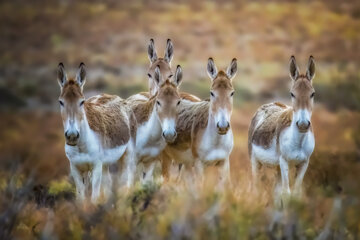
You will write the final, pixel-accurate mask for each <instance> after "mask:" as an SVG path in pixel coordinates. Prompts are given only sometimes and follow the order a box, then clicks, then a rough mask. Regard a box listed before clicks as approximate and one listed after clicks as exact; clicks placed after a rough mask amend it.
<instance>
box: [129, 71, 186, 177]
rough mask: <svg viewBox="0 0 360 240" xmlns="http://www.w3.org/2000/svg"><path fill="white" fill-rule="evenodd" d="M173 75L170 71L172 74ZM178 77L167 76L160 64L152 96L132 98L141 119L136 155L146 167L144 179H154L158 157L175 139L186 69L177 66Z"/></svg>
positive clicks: (138, 118) (134, 107)
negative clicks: (183, 73)
mask: <svg viewBox="0 0 360 240" xmlns="http://www.w3.org/2000/svg"><path fill="white" fill-rule="evenodd" d="M169 76H170V75H169ZM170 77H172V76H170ZM173 78H174V80H173V81H172V80H170V79H169V78H167V79H163V78H162V74H161V70H160V66H157V67H156V68H155V71H154V76H153V79H154V82H155V83H156V85H157V87H156V88H157V91H156V93H155V95H154V96H152V97H151V98H150V99H149V100H140V99H134V98H131V97H130V98H129V99H128V100H127V103H128V104H129V105H130V106H131V108H132V110H133V112H134V113H135V116H136V119H137V123H138V126H137V133H136V135H137V138H136V159H137V163H139V164H143V166H144V167H145V171H144V176H143V180H145V181H149V180H151V179H152V171H153V169H154V165H155V160H159V155H160V153H161V152H162V151H163V150H164V148H165V146H166V144H167V143H171V142H173V141H174V140H175V138H176V136H177V133H176V121H177V111H178V107H179V105H180V103H181V98H180V95H179V93H178V86H179V85H180V83H181V79H182V70H181V67H180V66H177V68H176V72H175V75H174V77H173Z"/></svg>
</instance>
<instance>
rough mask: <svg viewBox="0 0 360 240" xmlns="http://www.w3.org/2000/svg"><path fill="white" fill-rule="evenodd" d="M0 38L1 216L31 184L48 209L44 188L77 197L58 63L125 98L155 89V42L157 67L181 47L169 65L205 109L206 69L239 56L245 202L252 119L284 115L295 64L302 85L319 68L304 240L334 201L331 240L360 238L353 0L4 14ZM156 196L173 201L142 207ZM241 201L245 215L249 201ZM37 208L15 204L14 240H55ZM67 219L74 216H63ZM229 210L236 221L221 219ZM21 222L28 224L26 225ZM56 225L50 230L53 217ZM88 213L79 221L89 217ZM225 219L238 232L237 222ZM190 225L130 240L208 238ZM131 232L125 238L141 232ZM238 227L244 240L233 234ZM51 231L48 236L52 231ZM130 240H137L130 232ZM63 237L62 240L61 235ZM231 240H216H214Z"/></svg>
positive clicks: (357, 18) (79, 4)
mask: <svg viewBox="0 0 360 240" xmlns="http://www.w3.org/2000/svg"><path fill="white" fill-rule="evenodd" d="M0 35H1V37H0V52H1V55H0V190H1V191H2V192H3V194H1V195H0V199H1V201H0V202H1V203H2V205H1V206H0V210H2V211H3V212H4V214H3V215H2V217H4V216H7V214H9V213H8V212H6V211H5V210H6V209H9V204H10V203H11V202H15V200H14V199H16V197H14V196H18V195H17V194H19V189H23V186H24V185H26V184H27V183H28V182H31V183H29V184H31V186H37V187H39V186H40V187H41V190H40V191H41V192H43V194H44V196H47V197H48V194H49V193H48V191H49V188H51V187H52V186H54V185H55V186H57V187H58V188H62V187H64V188H71V186H70V185H69V184H70V183H71V180H69V178H68V174H69V164H68V160H67V158H66V156H65V154H64V137H63V129H62V123H61V118H60V115H59V106H58V100H57V99H58V96H59V86H58V84H57V81H56V69H57V64H58V63H59V62H63V63H64V64H65V68H66V69H67V71H68V75H74V74H75V70H76V68H77V66H78V65H79V63H80V62H84V63H85V64H86V66H87V71H88V77H87V82H86V85H85V87H84V89H85V95H86V96H87V97H89V96H92V95H95V94H98V93H103V92H105V93H109V94H116V95H119V96H121V97H123V98H126V97H128V96H130V95H132V94H135V93H137V92H140V91H146V90H147V69H148V66H149V60H148V57H147V45H148V43H149V39H150V38H154V40H155V45H156V48H157V50H158V55H159V56H162V55H163V52H164V49H165V45H166V40H167V38H170V39H172V41H173V44H174V59H173V62H172V65H173V67H174V66H176V65H177V64H180V65H181V66H182V67H183V71H184V77H183V83H182V85H181V90H182V91H187V92H189V93H192V94H195V95H197V96H199V97H201V98H207V97H208V94H209V87H210V80H209V78H208V77H207V74H206V63H207V59H208V57H213V58H214V59H215V63H216V64H217V66H218V68H226V67H227V66H228V64H229V63H230V61H231V59H232V58H234V57H236V58H237V59H238V74H237V76H236V78H235V80H234V85H235V89H236V93H235V101H234V107H235V109H234V112H233V116H232V127H233V131H234V132H235V134H234V137H235V148H234V150H233V153H232V155H231V175H232V180H233V182H234V184H235V186H236V187H237V188H238V189H247V186H248V183H249V180H250V164H249V159H248V156H247V129H248V126H249V123H250V120H251V117H252V116H253V114H254V112H255V111H256V109H257V108H258V107H259V106H260V105H262V104H264V103H268V102H271V101H275V100H276V101H283V102H284V103H287V104H290V97H289V87H288V86H289V84H290V78H289V76H288V63H289V58H290V56H291V55H295V56H296V59H297V62H298V64H299V66H300V69H301V71H302V72H305V67H306V64H307V60H308V57H309V55H313V56H314V57H315V62H316V76H315V79H314V87H315V90H316V96H315V109H314V112H313V126H314V131H315V136H316V148H315V152H314V154H313V156H312V157H311V161H310V166H309V168H308V172H307V173H306V175H305V180H304V187H305V189H306V199H307V200H306V201H305V202H302V203H301V204H303V205H301V204H300V205H301V207H302V210H303V209H306V210H307V211H311V212H313V215H311V214H309V216H307V218H306V220H304V222H310V223H311V224H310V223H309V225H311V226H313V228H311V229H310V230H309V229H306V228H304V229H303V232H301V233H303V234H304V235H306V234H307V235H306V236H307V237H309V236H310V239H311V236H315V235H316V234H320V233H321V231H322V230H321V229H322V228H323V227H324V225H325V223H326V222H327V219H329V216H330V215H331V212H332V210H331V209H332V202H333V201H334V199H337V198H341V199H343V201H345V202H346V201H347V202H346V204H343V205H344V207H343V211H341V212H342V213H343V215H341V216H342V217H341V218H339V219H342V220H341V221H340V220H339V222H340V223H339V224H338V225H337V226H338V227H337V228H335V230H333V231H332V233H337V234H340V235H339V236H346V238H348V237H349V236H350V237H352V236H359V235H358V234H359V232H360V227H359V226H360V225H359V218H360V217H359V214H358V212H356V211H355V210H354V209H359V208H358V207H359V196H360V189H359V182H360V174H359V173H360V83H359V81H360V62H359V61H360V2H359V1H341V2H339V1H335V0H330V1H274V2H269V1H245V0H236V1H226V0H218V1H202V0H198V1H185V0H177V1H171V2H170V1H157V0H149V1H140V0H134V1H76V2H72V1H67V0H64V1H42V0H34V1H2V2H1V3H0ZM265 175H266V174H265ZM269 179H271V176H270V178H265V179H263V182H265V184H266V185H271V184H272V183H271V182H272V181H270V180H269ZM30 180H31V181H30ZM69 182H70V183H69ZM9 185H11V186H10V187H9ZM151 189H152V188H151ZM50 190H51V189H50ZM59 191H61V189H60V190H59ZM139 191H140V190H139ZM149 191H150V193H151V194H155V196H156V197H154V198H155V199H156V200H157V201H159V202H160V203H159V205H161V200H159V198H160V199H162V198H161V197H164V196H163V195H166V192H163V191H165V190H159V189H158V188H156V190H153V189H152V190H146V191H145V192H146V194H148V193H149ZM241 191H242V190H241ZM244 191H245V190H244ZM29 194H30V193H29ZM54 194H55V193H54ZM54 194H53V195H51V196H54ZM146 194H145V195H146ZM156 194H158V195H160V197H159V196H158V195H156ZM169 194H171V193H169ZM30 195H31V194H30ZM30 195H29V196H30ZM55 195H56V194H55ZM19 196H22V198H23V197H24V196H27V195H21V194H20V195H19ZM31 196H32V195H31ZM146 196H147V195H146ZM151 196H153V195H151ZM206 196H208V195H206ZM25 198H26V199H27V198H28V197H25ZM29 198H30V197H29ZM9 199H10V200H9ZM11 199H12V200H11ZM140 199H141V198H140ZM175 199H176V200H174V201H175V202H176V203H174V204H175V205H167V207H168V208H169V209H171V208H177V209H182V210H183V211H182V212H183V213H184V214H183V215H184V216H182V218H181V219H182V220H181V221H183V222H187V220H189V219H192V217H194V219H196V216H197V213H194V212H192V211H190V210H189V206H187V205H186V206H183V205H181V204H180V202H184V201H180V200H179V199H178V198H175ZM234 199H235V200H234ZM234 199H232V200H231V201H232V202H233V203H234V204H235V205H236V204H237V205H236V211H237V212H239V216H240V217H244V216H245V215H246V214H245V213H244V212H246V211H243V209H241V207H240V206H238V205H239V201H240V200H239V199H238V198H235V197H234ZM240 199H242V198H240ZM344 199H345V200H344ZM228 200H229V199H228ZM44 201H45V200H44ZM189 201H190V200H189ZM196 201H198V200H196ZM203 201H205V204H204V202H202V201H200V202H196V203H198V204H199V206H208V207H210V206H212V205H211V204H218V203H219V201H215V200H214V202H212V200H208V199H207V200H203ZM208 201H210V202H211V203H209V202H208ZM229 201H230V200H229ZM241 201H244V202H245V203H247V204H249V201H246V200H245V199H242V200H241ZM241 201H240V202H241ZM29 202H30V203H28V202H26V204H25V203H24V204H23V205H21V204H20V203H19V204H20V205H21V207H20V205H19V204H18V205H19V206H18V205H16V207H15V209H17V210H16V211H15V210H14V212H15V213H13V215H11V216H12V217H10V218H9V217H8V218H7V219H13V220H14V221H13V225H11V226H12V228H11V232H12V233H14V232H15V233H16V234H19V236H22V235H21V234H25V233H27V231H30V232H31V231H32V232H33V233H34V232H35V233H37V234H46V233H47V232H46V231H48V232H49V231H50V230H49V229H48V228H46V226H47V225H46V222H47V220H46V219H48V218H49V215H48V214H49V212H48V210H46V211H45V210H38V207H35V205H31V200H29ZM185 202H186V201H185ZM190 202H191V204H194V205H196V204H195V203H194V202H193V201H190ZM244 202H241V203H242V204H244ZM259 202H261V201H259ZM265 202H266V201H265ZM310 202H312V204H310ZM262 203H263V202H262ZM191 204H190V205H191ZM269 204H270V203H268V202H266V203H263V204H260V205H259V206H258V207H259V209H262V210H259V211H258V212H257V215H256V217H258V216H263V214H265V215H266V211H264V210H263V209H264V208H265V207H268V206H269ZM55 205H56V203H55ZM155 205H156V204H155ZM245 205H246V204H245ZM270 205H271V204H270ZM131 206H132V205H131ZM179 206H180V207H179ZM216 206H217V205H216ZM246 206H247V205H246ZM24 208H25V209H27V210H24ZM184 208H186V209H187V210H184ZM64 209H65V210H64ZM154 209H155V210H154ZM154 209H153V210H152V211H153V212H150V213H148V212H147V213H142V214H148V215H149V216H153V215H151V214H155V213H156V212H157V211H158V210H159V209H158V208H156V207H154ZM219 209H222V208H220V207H219ZM225 209H226V208H225ZM256 209H258V208H256ZM314 209H316V211H315V210H314ZM349 209H350V210H349ZM62 210H63V211H69V212H71V211H75V210H69V208H66V207H63V208H62ZM205 210H206V209H205ZM205 210H204V211H205ZM302 210H300V212H302ZM24 211H25V213H27V214H28V215H29V216H28V215H26V214H25V215H26V216H27V217H28V218H30V219H31V217H30V216H33V215H32V213H34V212H35V213H36V212H37V214H38V215H39V216H37V219H38V222H39V223H40V225H39V226H41V227H36V228H35V230H34V228H33V225H32V224H34V222H35V223H37V222H36V221H35V220H34V221H30V220H29V221H28V222H26V221H25V222H24V221H21V220H19V219H26V217H24V216H23V215H21V214H24ZM39 211H43V212H41V213H39ZM219 211H220V210H219ZM226 211H229V209H227V210H224V211H223V212H221V213H222V214H224V213H227V212H226ZM354 211H355V212H354ZM16 212H20V215H21V216H22V217H19V214H17V213H16ZM199 212H201V211H200V210H199ZM241 212H243V213H244V214H245V215H244V214H243V215H241V214H240V213H241ZM335 212H336V211H335ZM52 213H53V214H54V216H55V217H54V216H53V218H55V219H56V216H57V215H56V211H55V213H54V212H53V211H52ZM82 213H83V212H82ZM82 213H81V214H82ZM185 213H186V214H185ZM81 214H80V213H79V216H83V215H81ZM129 214H130V213H129ZM166 214H167V215H166ZM178 214H179V213H174V212H173V213H171V214H170V213H169V212H166V211H165V213H164V214H163V215H161V216H163V218H161V219H157V221H158V222H157V223H159V224H160V223H161V224H165V225H166V224H168V225H170V226H173V225H172V224H173V222H174V221H173V220H174V219H176V217H175V216H178ZM40 216H42V217H40ZM250 216H255V215H251V214H249V216H247V218H245V217H244V220H243V221H244V222H246V223H247V220H246V219H255V218H256V217H250ZM310 216H311V217H310ZM58 217H59V216H58ZM118 217H119V216H118ZM172 217H173V218H174V219H173V218H172ZM223 217H224V218H222V219H226V216H223ZM227 217H228V218H230V219H232V220H231V221H232V222H234V221H233V220H234V219H233V217H234V218H235V216H231V217H229V216H227ZM59 218H60V217H59ZM260 218H261V217H260ZM44 219H45V220H44ZM76 219H77V220H76V221H75V220H74V221H75V223H73V224H75V226H78V225H79V226H80V227H79V229H82V228H81V226H82V227H83V225H82V223H81V221H80V220H79V219H82V218H81V217H79V219H78V218H76ZM85 219H86V218H85ZM145 219H147V218H145ZM256 219H257V218H256ZM296 219H301V217H298V218H296ZM309 219H312V220H311V221H310V220H309ZM308 220H309V221H308ZM53 221H55V222H56V221H57V220H53ZM84 221H85V220H84ZM161 221H164V222H165V223H163V222H161ZM179 221H180V220H179ZM181 221H180V222H181ZM194 221H195V220H194ZM254 221H255V220H254ZM130 222H131V221H130ZM144 222H146V220H144ZM190 222H192V221H190ZM235 222H236V221H235ZM192 223H194V222H192ZM195 223H198V222H196V221H195ZM195 223H194V224H190V225H191V226H188V227H190V228H191V227H193V229H192V230H189V229H186V228H185V229H182V228H180V230H179V229H178V230H176V229H177V228H176V227H175V230H174V228H172V227H164V229H163V228H161V227H160V228H159V229H160V230H159V229H158V228H155V230H154V231H155V232H152V231H151V230H150V229H151V228H149V229H147V228H146V226H147V225H146V224H144V226H143V227H144V228H140V230H138V231H139V232H138V233H137V234H140V235H136V236H139V237H140V238H141V237H143V236H144V235H141V234H144V232H143V230H144V229H146V231H145V232H146V233H147V234H150V235H151V234H152V235H151V236H157V237H165V238H166V237H170V236H173V235H168V234H174V233H176V234H179V232H181V233H183V232H187V234H188V235H185V237H186V236H187V237H192V236H197V237H201V236H204V235H202V234H205V233H208V232H206V227H204V226H203V225H201V224H200V225H197V224H195ZM236 223H238V224H239V225H236V224H235V225H234V226H233V225H229V226H230V227H229V226H228V227H229V229H227V228H226V229H222V228H220V227H219V232H226V231H227V230H228V231H229V233H233V231H235V233H236V235H235V236H240V235H238V234H244V235H241V236H247V237H248V236H250V235H251V234H253V232H254V231H255V230H251V229H253V228H252V227H253V226H252V227H251V226H250V225H251V224H250V223H249V226H248V227H243V228H241V227H239V226H240V225H241V224H243V222H242V221H240V220H239V222H236ZM315 223H316V224H315ZM59 224H60V223H59ZM76 224H78V225H76ZM211 224H215V223H211ZM211 224H210V225H211ZM264 224H265V223H264ZM301 224H303V225H306V224H304V223H303V222H302V223H301ZM85 225H86V224H85ZM180 225H181V224H180ZM210 225H209V226H210ZM220 225H221V224H220ZM19 226H20V227H19ZM61 226H62V228H60V227H59V228H57V229H66V231H68V232H71V233H74V232H75V234H76V233H77V230H78V228H76V227H74V226H73V227H72V228H71V226H70V227H69V226H68V225H66V224H65V223H63V225H61ZM131 226H133V225H131V224H130V225H129V226H128V227H129V229H133V228H132V227H131ZM166 226H167V225H166ZM181 226H182V225H181ZM206 226H208V225H206ZM211 226H212V229H214V226H213V225H211ZM231 226H233V228H234V229H239V228H240V229H242V230H241V231H240V230H239V231H240V232H236V231H237V230H234V229H233V228H231ZM241 226H243V225H241ZM246 226H247V225H246ZM264 226H265V225H264ZM339 226H340V227H339ZM8 229H10V228H8ZM31 229H32V230H31ZM44 229H45V230H44ZM50 229H51V228H50ZM55 229H56V228H55ZM69 229H70V230H69ZM74 229H75V230H74ZM120 229H122V228H120ZM169 229H170V230H169ZM198 229H203V230H201V231H198ZM204 229H205V230H204ZM215 229H217V228H215ZM260 229H261V228H260ZM339 229H340V230H339ZM344 229H345V230H344ZM185 230H186V231H185ZM220 230H221V231H220ZM44 231H45V233H44ZM52 231H53V232H51V231H50V233H53V234H54V231H55V232H56V230H54V229H52ZM64 231H65V230H64ZM66 231H65V232H66ZM79 231H80V230H79ZM82 231H84V230H82ZM189 231H190V233H189ZM209 231H210V230H209ZM306 231H307V232H306ZM99 232H102V231H100V230H99ZM104 232H105V230H104ZM120 232H121V231H120ZM123 232H126V231H125V230H124V231H123ZM123 232H121V233H123ZM128 232H130V234H133V233H132V231H130V230H129V231H128ZM216 232H217V230H216ZM260 232H261V231H260ZM80 233H84V232H81V231H80ZM95 233H96V231H95ZM95 233H94V234H95ZM255 233H257V231H255ZM58 234H60V235H59V236H61V233H60V230H59V232H58ZM161 234H163V235H161ZM196 234H198V235H196ZM249 234H250V235H249ZM341 234H343V235H341ZM349 234H350V235H349ZM351 234H352V235H351ZM25 235H26V234H25ZM50 235H51V234H50ZM150 235H148V236H150ZM46 236H47V235H46ZM80 236H83V235H81V234H80ZM94 236H97V235H94ZM106 236H108V235H106ZM124 236H132V235H124ZM176 236H177V235H176ZM231 236H233V235H215V238H217V237H230V238H231ZM255 236H257V235H255ZM349 239H352V238H349Z"/></svg>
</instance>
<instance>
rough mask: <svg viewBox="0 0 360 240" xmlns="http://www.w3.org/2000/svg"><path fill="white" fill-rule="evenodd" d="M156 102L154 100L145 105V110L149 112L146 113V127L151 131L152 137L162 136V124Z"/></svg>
mask: <svg viewBox="0 0 360 240" xmlns="http://www.w3.org/2000/svg"><path fill="white" fill-rule="evenodd" d="M155 101H156V98H152V99H150V100H149V101H147V102H146V103H144V105H145V106H144V108H145V109H148V111H144V114H145V116H144V117H145V118H146V119H147V121H146V123H145V125H146V127H147V128H148V129H149V131H151V133H152V134H151V135H153V136H154V135H156V136H158V135H159V136H161V124H160V120H159V116H158V114H157V111H156V107H155Z"/></svg>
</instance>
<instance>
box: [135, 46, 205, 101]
mask: <svg viewBox="0 0 360 240" xmlns="http://www.w3.org/2000/svg"><path fill="white" fill-rule="evenodd" d="M173 55H174V46H173V44H172V42H171V40H170V39H168V40H167V44H166V49H165V55H164V57H163V58H158V56H157V53H156V49H155V43H154V40H153V39H150V43H149V46H148V57H149V60H150V67H149V70H148V73H147V75H148V82H149V93H147V92H142V93H139V94H136V95H134V96H132V97H131V98H134V99H149V98H150V97H152V96H154V95H155V94H156V92H157V91H158V89H159V88H158V84H157V83H156V80H155V78H154V76H155V68H156V67H157V66H159V67H160V73H161V77H162V78H163V79H168V78H169V79H170V78H172V77H173V72H172V70H171V61H172V59H173ZM180 97H181V98H182V99H187V100H190V101H193V102H198V101H200V99H199V98H198V97H196V96H194V95H191V94H188V93H184V92H181V93H180Z"/></svg>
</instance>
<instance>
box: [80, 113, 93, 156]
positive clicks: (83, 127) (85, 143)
mask: <svg viewBox="0 0 360 240" xmlns="http://www.w3.org/2000/svg"><path fill="white" fill-rule="evenodd" d="M79 128H80V137H79V141H78V144H77V146H78V147H79V149H80V150H82V151H89V149H90V148H92V147H94V146H93V141H94V138H95V136H94V133H93V131H92V130H91V129H90V126H89V123H88V120H87V118H86V113H84V115H83V120H82V121H81V123H80V126H79Z"/></svg>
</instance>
